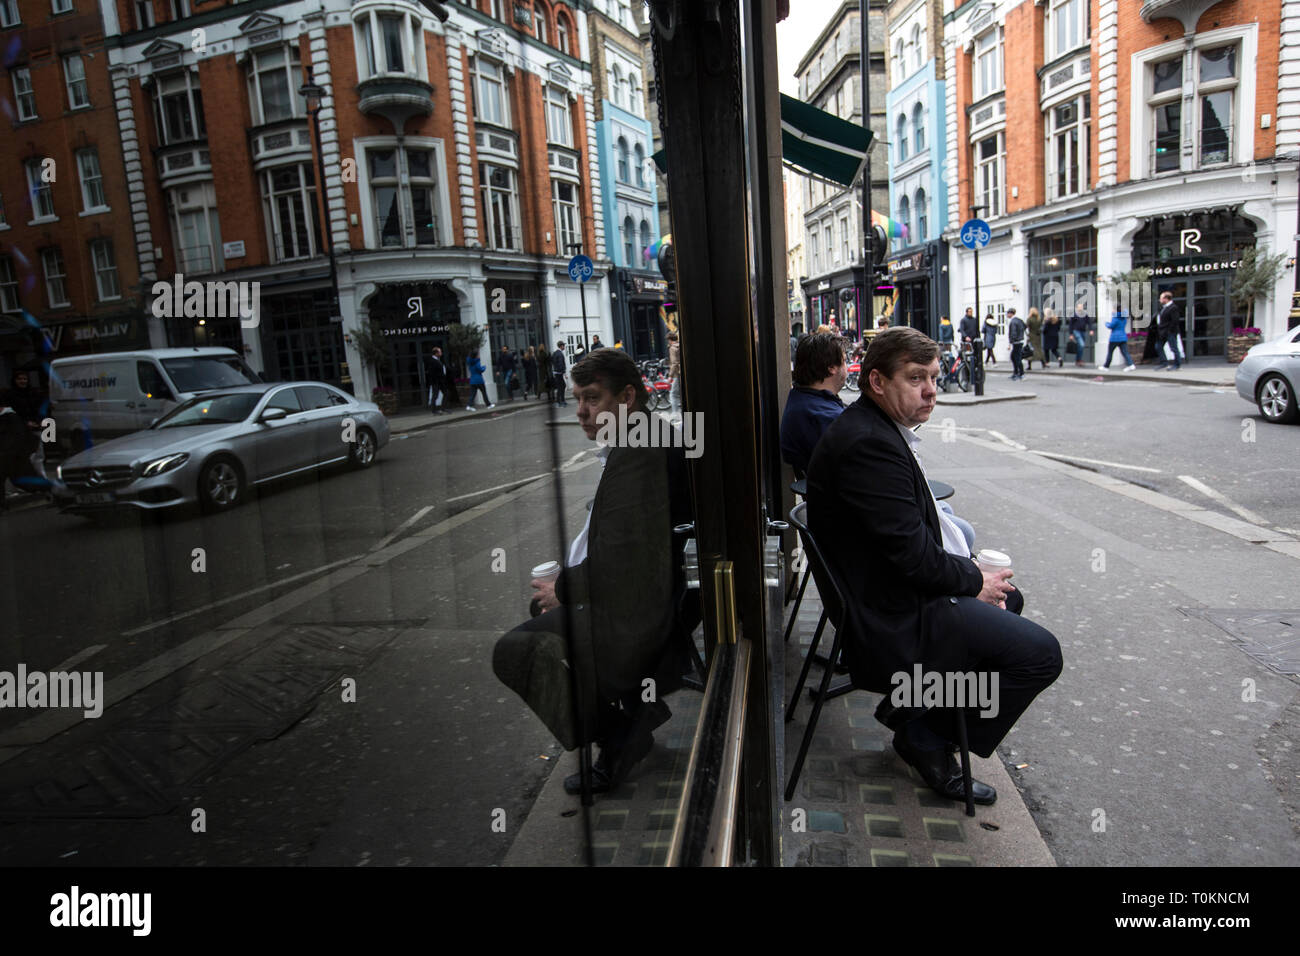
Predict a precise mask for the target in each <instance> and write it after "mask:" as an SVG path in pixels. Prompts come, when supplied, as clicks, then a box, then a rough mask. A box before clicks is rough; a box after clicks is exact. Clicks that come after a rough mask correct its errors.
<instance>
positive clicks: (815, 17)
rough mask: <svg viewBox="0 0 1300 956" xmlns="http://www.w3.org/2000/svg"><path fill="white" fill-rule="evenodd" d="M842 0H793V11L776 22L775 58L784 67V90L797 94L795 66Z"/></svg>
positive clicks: (797, 85)
mask: <svg viewBox="0 0 1300 956" xmlns="http://www.w3.org/2000/svg"><path fill="white" fill-rule="evenodd" d="M842 2H843V0H793V2H792V3H791V4H790V15H789V16H788V17H786V18H785V19H784V20H782V21H781V22H780V23H778V24H777V25H776V58H777V62H778V66H779V69H780V71H781V92H782V93H785V94H786V95H788V96H797V95H798V92H799V84H798V82H797V81H796V80H795V78H794V69H795V67H796V66H798V65H799V61H800V60H801V59H803V55H804V54H805V53H807V52H808V48H809V47H810V46H812V44H813V41H814V40H816V39H817V35H818V34H819V33H821V32H822V30H824V29H826V24H828V23H829V22H830V20H831V15H832V14H834V13H835V11H836V10H838V9H839V6H840V4H841V3H842Z"/></svg>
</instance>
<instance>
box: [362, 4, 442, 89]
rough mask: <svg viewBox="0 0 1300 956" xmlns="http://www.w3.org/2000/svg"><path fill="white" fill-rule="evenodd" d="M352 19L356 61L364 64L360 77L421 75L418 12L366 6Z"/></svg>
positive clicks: (422, 59)
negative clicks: (368, 8) (389, 10)
mask: <svg viewBox="0 0 1300 956" xmlns="http://www.w3.org/2000/svg"><path fill="white" fill-rule="evenodd" d="M355 22H356V31H357V47H358V50H357V52H358V54H359V56H358V58H357V62H358V65H359V66H360V65H364V67H365V73H364V75H363V76H361V79H363V80H367V79H371V78H373V77H377V76H389V75H393V74H396V75H400V76H413V77H416V78H417V79H424V77H425V74H426V62H425V55H424V27H423V26H422V21H421V19H420V17H419V16H417V15H415V14H413V13H409V12H401V13H399V12H396V11H393V12H388V11H380V10H369V11H367V12H366V13H363V14H360V15H359V16H358V17H357V20H356V21H355Z"/></svg>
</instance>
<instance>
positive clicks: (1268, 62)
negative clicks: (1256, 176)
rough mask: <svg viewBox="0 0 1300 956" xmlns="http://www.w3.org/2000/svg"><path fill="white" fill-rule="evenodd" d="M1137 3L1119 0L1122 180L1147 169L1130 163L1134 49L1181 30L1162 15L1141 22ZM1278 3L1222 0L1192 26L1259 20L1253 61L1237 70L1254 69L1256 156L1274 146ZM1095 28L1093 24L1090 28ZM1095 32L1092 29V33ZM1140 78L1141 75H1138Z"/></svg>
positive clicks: (1205, 29)
mask: <svg viewBox="0 0 1300 956" xmlns="http://www.w3.org/2000/svg"><path fill="white" fill-rule="evenodd" d="M1139 9H1140V7H1139V5H1138V4H1127V3H1121V4H1120V5H1119V42H1118V54H1119V60H1118V64H1117V65H1118V79H1119V99H1118V108H1119V109H1118V123H1119V164H1118V177H1117V178H1118V181H1119V182H1126V181H1128V180H1129V179H1131V178H1133V176H1134V174H1135V173H1136V175H1137V176H1138V177H1139V178H1143V177H1145V174H1146V170H1145V169H1139V170H1136V171H1135V170H1132V169H1130V163H1129V149H1130V142H1129V140H1130V137H1129V123H1130V121H1131V117H1132V109H1131V100H1130V97H1131V95H1132V92H1131V89H1132V88H1131V81H1132V79H1133V77H1132V76H1131V73H1132V70H1131V60H1132V56H1133V54H1134V53H1138V52H1141V51H1142V50H1146V49H1149V48H1150V47H1153V46H1159V45H1160V44H1162V43H1166V42H1168V41H1172V40H1178V39H1179V38H1181V37H1182V35H1183V28H1182V24H1181V23H1180V22H1179V21H1177V20H1170V19H1161V20H1156V21H1154V22H1153V23H1145V22H1143V20H1142V18H1141V17H1140V16H1139V15H1138V12H1139ZM1281 20H1282V5H1281V4H1280V3H1278V2H1277V0H1224V2H1223V3H1218V4H1215V5H1214V6H1213V7H1211V8H1210V9H1209V10H1207V11H1206V12H1205V13H1204V14H1203V15H1202V16H1201V19H1200V21H1199V22H1198V23H1197V25H1196V31H1197V33H1206V32H1208V31H1210V30H1217V29H1221V28H1224V27H1230V26H1237V25H1240V24H1245V23H1258V24H1259V34H1258V46H1257V60H1256V62H1255V63H1254V64H1247V63H1239V65H1238V72H1239V75H1240V74H1241V72H1242V71H1244V70H1247V69H1254V71H1255V103H1254V107H1253V110H1251V113H1250V116H1251V119H1250V120H1249V121H1250V122H1252V123H1254V125H1255V131H1254V133H1255V159H1257V160H1259V159H1264V158H1266V157H1269V156H1272V155H1273V154H1274V152H1275V151H1276V148H1277V134H1276V126H1277V122H1276V121H1277V73H1278V46H1279V42H1280V31H1281V25H1282V23H1281ZM1094 29H1095V28H1094ZM1094 36H1095V34H1094ZM1138 82H1141V78H1138ZM1261 113H1271V114H1273V119H1274V122H1273V123H1272V124H1270V126H1269V128H1268V129H1260V128H1259V119H1258V117H1259V115H1260V114H1261Z"/></svg>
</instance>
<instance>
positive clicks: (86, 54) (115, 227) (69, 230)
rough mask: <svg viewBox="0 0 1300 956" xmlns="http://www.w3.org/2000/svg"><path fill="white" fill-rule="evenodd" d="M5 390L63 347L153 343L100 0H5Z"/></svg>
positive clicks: (1, 356)
mask: <svg viewBox="0 0 1300 956" xmlns="http://www.w3.org/2000/svg"><path fill="white" fill-rule="evenodd" d="M0 43H3V44H4V48H5V51H6V55H5V64H4V67H5V84H4V91H3V94H0V99H3V101H4V109H5V117H4V119H3V120H0V122H7V123H8V124H9V125H10V132H9V133H8V134H7V135H6V136H5V144H6V148H5V149H4V156H3V159H2V160H0V387H7V385H8V383H9V377H10V373H11V372H12V371H13V370H14V369H15V368H20V367H21V368H26V369H29V370H31V371H32V372H34V373H35V374H36V377H37V384H39V385H40V386H42V387H43V386H45V385H46V384H47V383H46V380H45V375H46V369H45V367H44V364H45V363H46V362H48V361H49V360H50V359H52V358H55V357H57V356H60V355H74V354H78V353H83V352H89V351H102V350H104V349H109V348H132V347H135V346H139V345H147V344H148V342H149V330H148V327H147V325H146V323H145V321H144V318H143V315H144V312H143V308H142V303H143V297H142V294H141V291H140V288H139V283H140V275H139V270H138V265H137V261H136V255H135V243H134V236H133V233H132V230H131V228H130V219H129V215H128V213H129V209H130V200H129V196H128V193H127V190H126V185H125V183H126V176H125V170H124V164H123V157H122V148H121V138H120V135H119V132H118V119H117V113H116V111H115V109H114V103H113V96H112V91H111V87H110V82H109V71H108V59H107V57H106V56H105V40H104V30H103V27H102V24H101V20H100V16H99V10H98V8H97V7H96V6H95V4H94V3H93V2H91V0H54V2H50V0H23V2H19V0H3V2H0Z"/></svg>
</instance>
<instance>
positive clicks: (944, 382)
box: [939, 345, 973, 392]
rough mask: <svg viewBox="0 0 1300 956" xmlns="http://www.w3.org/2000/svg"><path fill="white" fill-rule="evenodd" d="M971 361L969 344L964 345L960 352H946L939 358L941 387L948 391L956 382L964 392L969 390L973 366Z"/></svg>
mask: <svg viewBox="0 0 1300 956" xmlns="http://www.w3.org/2000/svg"><path fill="white" fill-rule="evenodd" d="M971 363H972V359H971V349H970V346H969V345H963V346H962V349H961V351H960V352H956V351H952V350H949V351H947V352H945V353H944V354H943V355H942V356H941V357H940V359H939V387H940V388H941V389H943V390H944V391H945V392H947V391H948V389H949V387H950V386H951V385H953V384H954V383H955V384H956V385H957V387H958V388H959V389H961V390H962V391H963V392H969V391H970V383H971V372H972V368H973V366H972V364H971Z"/></svg>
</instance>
